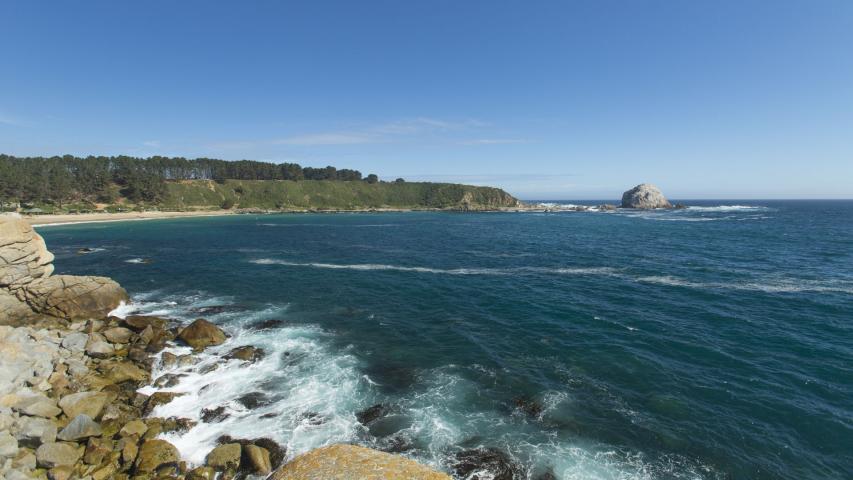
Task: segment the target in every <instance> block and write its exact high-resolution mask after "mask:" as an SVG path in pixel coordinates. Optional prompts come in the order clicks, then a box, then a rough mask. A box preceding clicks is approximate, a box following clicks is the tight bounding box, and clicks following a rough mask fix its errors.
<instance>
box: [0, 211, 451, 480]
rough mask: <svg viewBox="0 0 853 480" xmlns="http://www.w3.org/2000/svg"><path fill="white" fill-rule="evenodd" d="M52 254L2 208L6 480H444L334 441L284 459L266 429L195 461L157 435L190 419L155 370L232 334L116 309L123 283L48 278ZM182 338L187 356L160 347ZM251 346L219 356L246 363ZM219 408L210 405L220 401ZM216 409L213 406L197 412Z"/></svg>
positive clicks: (170, 381)
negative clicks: (173, 408)
mask: <svg viewBox="0 0 853 480" xmlns="http://www.w3.org/2000/svg"><path fill="white" fill-rule="evenodd" d="M52 260H53V256H52V255H51V254H50V252H49V251H48V250H47V248H46V246H45V245H44V240H43V239H42V238H41V237H40V236H39V235H38V234H37V233H35V231H33V229H32V228H31V227H30V226H29V224H27V223H26V221H24V220H23V219H21V218H20V217H18V216H15V215H0V304H2V305H0V306H2V310H0V478H4V479H8V480H19V479H26V478H48V479H52V480H70V479H86V480H90V479H91V480H106V479H113V478H115V479H128V480H129V479H135V480H149V479H167V478H174V479H186V480H202V479H204V480H211V479H214V478H218V479H224V480H227V479H236V478H265V477H267V476H270V475H271V478H275V479H284V478H287V479H300V478H305V479H307V478H321V477H322V478H365V479H370V478H376V479H378V478H401V479H402V478H411V479H419V478H422V479H449V478H450V477H448V476H447V475H445V474H443V473H439V472H436V471H434V470H432V469H429V468H427V467H425V466H423V465H420V464H418V463H416V462H413V461H411V460H408V459H406V458H403V457H399V456H396V455H391V454H387V453H383V452H378V451H375V450H371V449H367V448H363V447H355V446H350V445H335V446H328V447H324V448H321V449H317V450H314V451H311V452H308V453H307V454H305V455H302V456H299V457H296V458H294V459H290V461H289V462H287V463H285V460H287V459H288V457H287V451H286V448H285V447H284V446H283V445H280V444H278V443H277V442H276V441H275V440H273V439H271V438H266V437H258V438H251V439H245V438H231V437H229V436H227V435H223V436H221V437H220V438H219V439H218V445H217V446H216V447H215V448H213V449H212V450H211V451H210V452H209V453H208V454H207V455H206V458H205V462H204V464H201V465H190V464H188V463H187V462H186V461H183V460H182V459H181V458H180V453H179V451H178V449H177V448H176V447H175V446H174V445H172V444H171V443H169V442H168V441H166V440H164V439H163V438H162V436H163V434H168V433H170V432H184V431H187V430H189V429H190V428H192V427H193V426H194V425H195V421H193V420H191V419H187V418H177V417H168V418H162V417H152V416H150V414H151V413H152V411H153V410H154V409H155V408H156V407H157V406H159V405H164V404H167V403H169V402H171V401H172V400H173V399H174V398H176V397H177V396H179V395H180V394H178V393H174V392H167V391H154V392H153V393H151V394H150V395H146V394H143V393H140V389H142V388H143V387H146V386H153V387H158V388H162V387H169V386H172V385H174V383H175V382H176V381H177V378H176V376H175V375H173V374H169V373H166V374H163V375H161V376H159V377H158V378H152V372H154V371H157V370H158V369H163V368H165V369H168V367H169V366H174V365H190V364H193V363H195V362H196V361H197V360H198V358H197V354H198V353H200V352H202V351H204V349H206V348H207V347H210V346H215V345H221V344H223V343H224V342H226V341H227V337H228V336H227V334H226V332H225V331H223V330H222V329H221V328H219V327H218V326H216V325H214V324H212V323H210V322H208V321H206V320H204V319H197V320H195V321H194V322H192V323H190V324H189V325H186V326H182V325H179V324H177V323H176V322H173V321H171V320H169V319H165V318H160V317H155V316H139V315H137V316H134V315H129V316H126V317H124V318H121V317H120V316H114V315H111V312H112V311H113V310H114V309H115V308H116V307H118V306H119V305H120V304H121V303H122V302H125V301H127V299H128V296H127V294H126V292H124V290H123V289H122V288H121V287H120V286H119V285H118V284H117V283H115V282H114V281H112V280H110V279H108V278H105V277H73V276H66V275H56V276H53V275H52V273H53V266H52V263H51V262H52ZM171 345H186V346H189V347H191V348H192V353H188V354H185V355H175V354H172V353H170V352H164V351H163V350H164V349H165V348H167V347H168V346H171ZM263 354H264V353H263V351H262V350H260V349H257V348H254V347H245V346H244V347H239V348H235V349H232V350H231V351H229V352H228V353H226V354H225V355H223V360H237V361H241V362H246V363H251V362H254V361H256V360H257V359H259V358H261V357H262V356H263ZM214 410H215V409H214ZM205 415H213V416H215V415H217V412H215V411H211V412H202V421H204V419H205Z"/></svg>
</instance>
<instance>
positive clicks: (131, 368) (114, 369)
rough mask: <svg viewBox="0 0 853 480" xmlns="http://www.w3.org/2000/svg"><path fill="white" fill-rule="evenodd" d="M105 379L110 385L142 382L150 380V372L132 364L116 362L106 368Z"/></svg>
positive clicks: (104, 370)
mask: <svg viewBox="0 0 853 480" xmlns="http://www.w3.org/2000/svg"><path fill="white" fill-rule="evenodd" d="M103 372H104V379H106V380H107V381H108V382H109V383H122V382H127V381H133V382H137V383H138V382H142V381H147V380H148V376H149V375H148V372H147V371H145V370H143V369H141V368H139V367H137V366H136V365H134V364H133V363H130V362H115V363H112V364H110V365H109V366H106V367H104V369H103Z"/></svg>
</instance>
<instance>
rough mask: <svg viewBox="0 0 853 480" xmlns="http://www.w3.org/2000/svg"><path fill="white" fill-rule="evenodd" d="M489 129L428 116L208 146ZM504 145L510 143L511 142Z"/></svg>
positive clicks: (409, 137) (398, 138) (401, 137)
mask: <svg viewBox="0 0 853 480" xmlns="http://www.w3.org/2000/svg"><path fill="white" fill-rule="evenodd" d="M486 126H488V124H487V123H485V122H482V121H480V120H474V119H465V120H459V121H449V120H440V119H435V118H428V117H415V118H407V119H402V120H397V121H393V122H387V123H382V124H377V125H362V126H357V127H354V128H351V129H346V130H337V131H329V132H315V133H302V134H298V135H293V136H288V137H282V138H275V139H270V140H245V141H225V142H217V143H213V144H210V145H208V148H211V149H214V150H239V149H243V150H245V149H250V148H257V147H263V146H269V145H289V146H302V147H316V146H332V145H358V144H371V143H392V142H405V141H414V140H416V139H418V138H421V137H424V136H432V137H437V136H439V135H448V136H449V135H453V134H455V135H459V134H462V133H464V132H466V131H474V130H476V129H481V128H484V127H486ZM504 143H510V142H508V141H507V142H504Z"/></svg>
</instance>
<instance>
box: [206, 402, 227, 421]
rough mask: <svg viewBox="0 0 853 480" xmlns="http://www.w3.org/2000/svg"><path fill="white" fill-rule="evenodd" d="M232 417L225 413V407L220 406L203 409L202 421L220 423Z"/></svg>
mask: <svg viewBox="0 0 853 480" xmlns="http://www.w3.org/2000/svg"><path fill="white" fill-rule="evenodd" d="M230 416H231V415H230V414H228V413H225V407H223V406H219V407H216V408H203V409H202V410H201V421H202V422H204V423H218V422H221V421H223V420H225V419H226V418H228V417H230Z"/></svg>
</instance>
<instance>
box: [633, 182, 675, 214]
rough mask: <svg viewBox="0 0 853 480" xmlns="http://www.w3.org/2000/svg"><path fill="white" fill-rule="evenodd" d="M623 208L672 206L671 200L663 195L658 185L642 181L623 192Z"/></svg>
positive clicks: (645, 208) (644, 208) (646, 208)
mask: <svg viewBox="0 0 853 480" xmlns="http://www.w3.org/2000/svg"><path fill="white" fill-rule="evenodd" d="M622 208H639V209H643V210H649V209H653V208H672V204H671V203H669V200H667V199H666V197H664V196H663V193H661V191H660V189H658V187H656V186H654V185H652V184H651V183H641V184H640V185H637V186H636V187H634V188H632V189H630V190H628V191H627V192H625V193H623V194H622Z"/></svg>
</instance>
